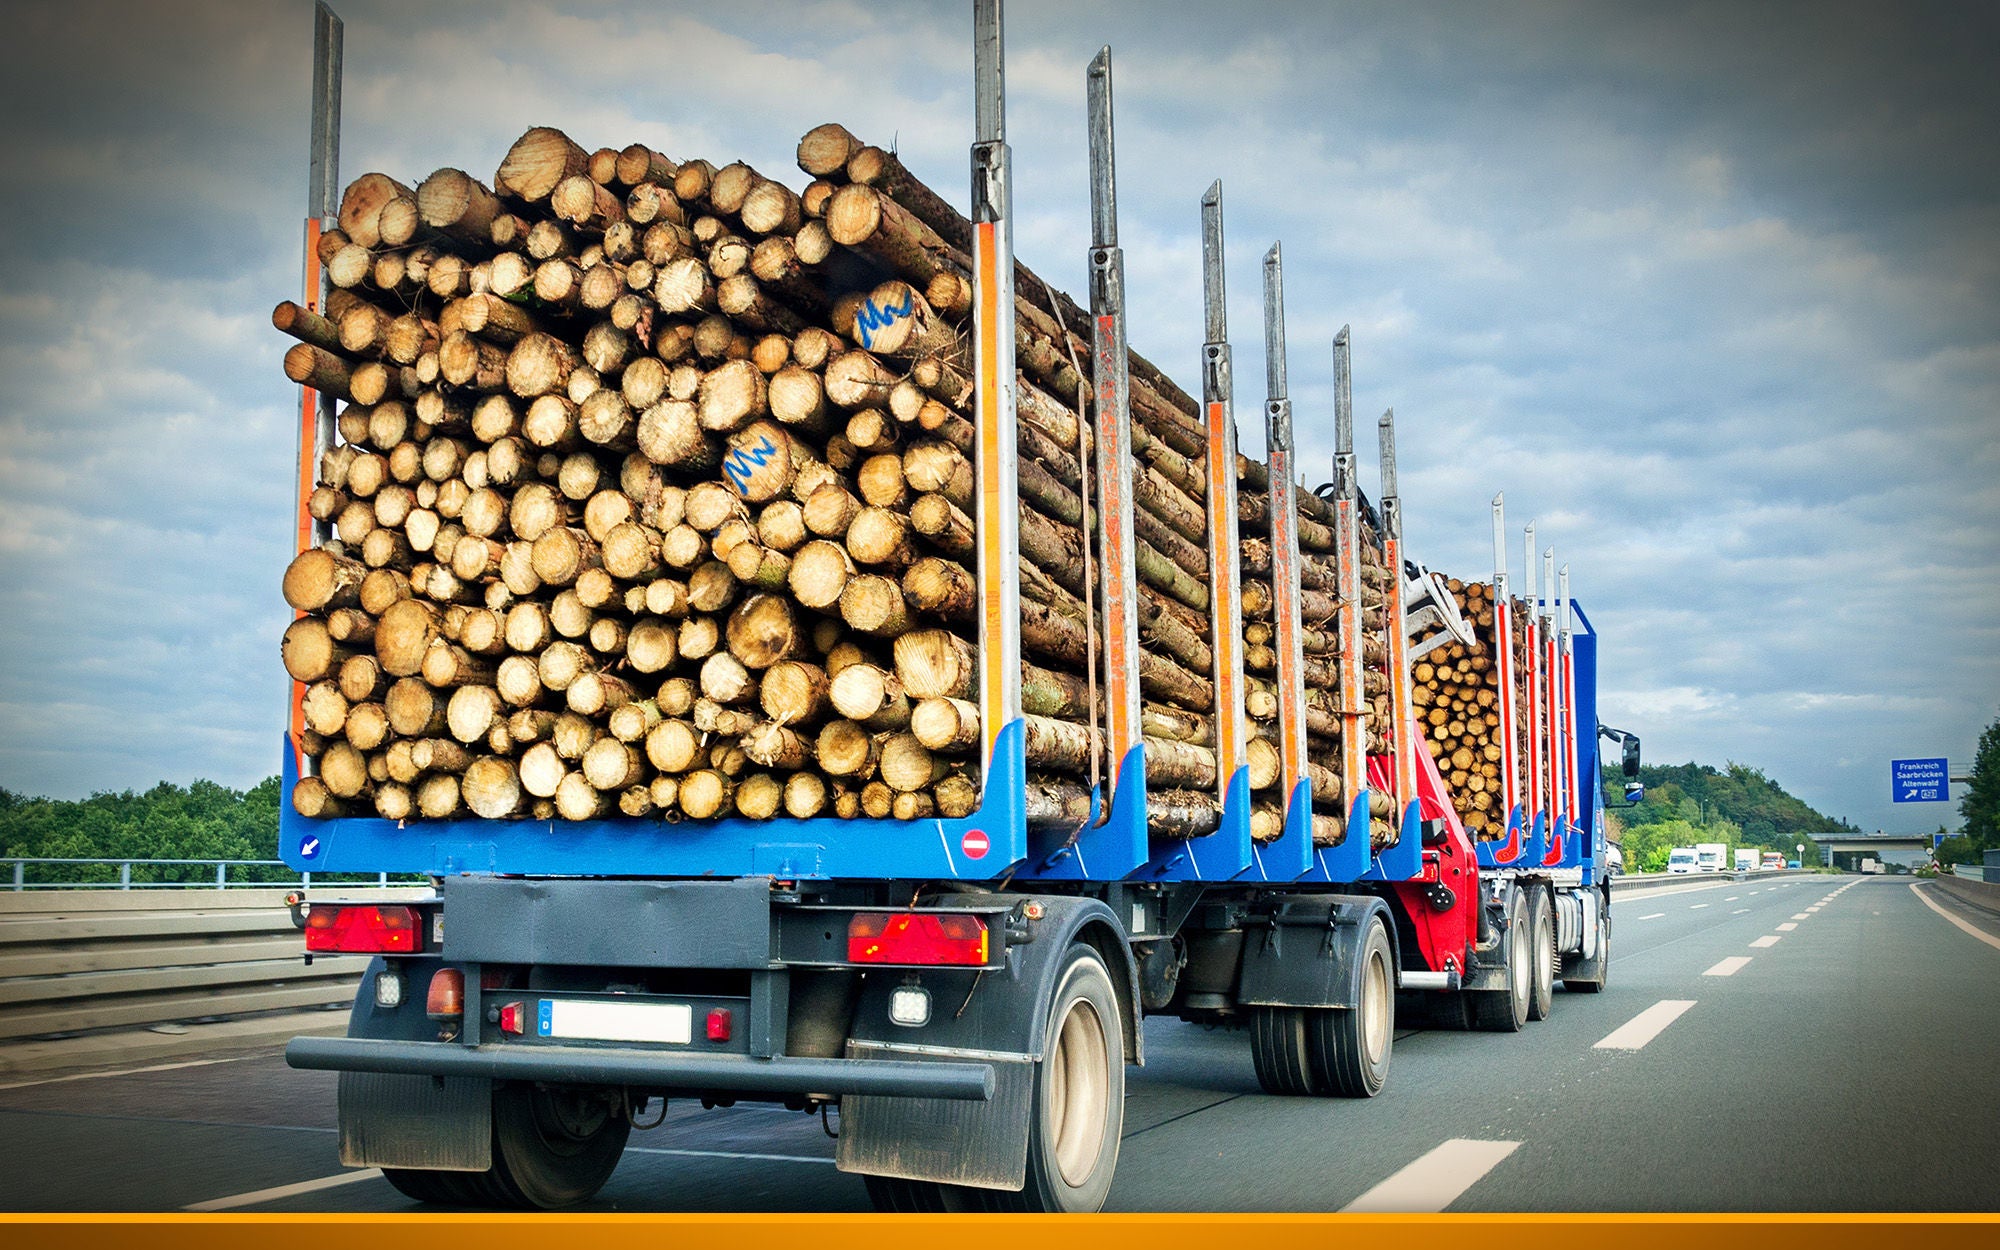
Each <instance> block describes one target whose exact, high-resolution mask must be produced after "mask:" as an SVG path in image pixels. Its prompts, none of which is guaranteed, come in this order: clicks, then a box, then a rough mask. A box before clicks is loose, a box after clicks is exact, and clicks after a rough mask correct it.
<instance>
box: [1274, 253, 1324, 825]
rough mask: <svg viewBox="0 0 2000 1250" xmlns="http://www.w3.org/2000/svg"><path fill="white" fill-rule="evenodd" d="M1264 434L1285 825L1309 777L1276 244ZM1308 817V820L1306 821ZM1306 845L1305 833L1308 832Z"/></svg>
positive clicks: (1305, 793) (1306, 799)
mask: <svg viewBox="0 0 2000 1250" xmlns="http://www.w3.org/2000/svg"><path fill="white" fill-rule="evenodd" d="M1264 374H1265V381H1266V383H1267V391H1268V394H1269V396H1270V398H1269V399H1268V400H1267V401H1266V402H1265V405H1264V438H1265V443H1266V446H1267V448H1268V451H1269V456H1270V462H1271V497H1270V508H1271V619H1272V621H1273V623H1274V624H1275V626H1276V629H1275V633H1276V637H1275V639H1274V640H1273V641H1274V642H1275V643H1276V650H1277V673H1276V677H1277V686H1278V755H1279V761H1280V768H1281V774H1282V777H1283V785H1284V790H1283V794H1284V801H1285V804H1286V808H1285V813H1286V814H1285V824H1286V827H1287V829H1289V828H1290V827H1291V826H1292V824H1293V823H1294V822H1293V818H1292V809H1293V808H1294V807H1295V806H1297V805H1298V804H1301V803H1303V804H1305V805H1306V808H1307V811H1308V812H1309V811H1310V808H1311V804H1312V797H1311V792H1310V789H1309V788H1308V789H1301V788H1300V786H1301V783H1302V782H1304V781H1305V778H1306V698H1305V695H1306V686H1305V643H1304V639H1303V637H1302V636H1301V634H1300V629H1301V622H1300V619H1299V612H1300V609H1299V505H1298V500H1297V498H1296V497H1295V494H1294V492H1296V491H1297V489H1298V485H1297V481H1296V478H1297V476H1298V466H1297V464H1296V453H1295V451H1294V450H1293V447H1292V401H1291V399H1290V398H1289V397H1288V396H1287V394H1286V387H1285V259H1284V255H1283V253H1282V251H1281V250H1280V245H1278V244H1276V243H1273V244H1272V245H1271V250H1270V251H1269V252H1267V253H1265V255H1264ZM1308 823H1310V822H1309V821H1308ZM1308 845H1310V839H1308Z"/></svg>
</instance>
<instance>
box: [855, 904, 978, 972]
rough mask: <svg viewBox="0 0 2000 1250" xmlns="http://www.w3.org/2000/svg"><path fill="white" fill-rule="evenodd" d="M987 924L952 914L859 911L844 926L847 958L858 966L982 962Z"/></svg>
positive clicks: (967, 964) (976, 919)
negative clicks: (845, 927) (845, 929)
mask: <svg viewBox="0 0 2000 1250" xmlns="http://www.w3.org/2000/svg"><path fill="white" fill-rule="evenodd" d="M986 949H987V931H986V922H985V921H984V920H981V919H980V918H979V917H977V916H967V915H962V914H955V913H951V912H930V911H918V912H867V911H865V912H860V913H858V914H857V915H856V916H855V917H854V919H852V920H850V921H848V922H847V957H848V958H849V959H850V960H852V961H854V962H855V963H858V964H956V965H961V966H966V967H974V968H976V967H980V966H981V965H983V964H985V963H986Z"/></svg>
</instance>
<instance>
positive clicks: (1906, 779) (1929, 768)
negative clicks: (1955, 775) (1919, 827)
mask: <svg viewBox="0 0 2000 1250" xmlns="http://www.w3.org/2000/svg"><path fill="white" fill-rule="evenodd" d="M1950 771H1951V770H1950V768H1949V766H1947V765H1946V763H1945V761H1943V760H1890V761H1889V798H1890V800H1891V801H1893V802H1897V803H1943V802H1947V801H1949V800H1950V798H1951V779H1950Z"/></svg>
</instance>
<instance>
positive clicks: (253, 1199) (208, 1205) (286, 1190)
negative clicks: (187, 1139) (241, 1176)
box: [181, 1168, 382, 1211]
mask: <svg viewBox="0 0 2000 1250" xmlns="http://www.w3.org/2000/svg"><path fill="white" fill-rule="evenodd" d="M381 1175H382V1169H381V1168H362V1169H361V1170H360V1171H358V1172H342V1173H340V1174H339V1175H337V1176H322V1177H320V1178H319V1179H317V1180H310V1181H300V1182H299V1183H298V1184H296V1185H274V1186H272V1187H271V1188H269V1189H253V1190H251V1191H250V1192H249V1193H247V1194H231V1195H230V1196H229V1197H227V1198H211V1199H209V1200H208V1201H207V1202H191V1203H189V1204H188V1205H187V1206H184V1207H182V1208H181V1210H183V1211H228V1210H232V1209H234V1208H236V1207H254V1206H257V1205H258V1204H260V1203H265V1202H276V1201H277V1200H278V1199H280V1198H291V1197H295V1196H297V1195H299V1194H310V1193H316V1192H318V1191H319V1190H322V1189H334V1188H337V1187H339V1186H341V1185H352V1184H353V1183H354V1182H356V1181H372V1180H374V1179H376V1178H377V1177H379V1176H381Z"/></svg>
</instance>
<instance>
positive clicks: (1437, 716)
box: [1410, 578, 1507, 839]
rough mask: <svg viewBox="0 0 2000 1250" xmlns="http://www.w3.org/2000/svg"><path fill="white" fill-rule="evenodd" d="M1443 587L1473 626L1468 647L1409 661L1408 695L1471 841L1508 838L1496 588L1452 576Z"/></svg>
mask: <svg viewBox="0 0 2000 1250" xmlns="http://www.w3.org/2000/svg"><path fill="white" fill-rule="evenodd" d="M1445 587H1446V589H1448V590H1449V591H1450V592H1451V594H1452V597H1453V598H1454V599H1456V600H1457V601H1458V609H1459V612H1460V614H1461V615H1463V616H1464V618H1465V620H1466V623H1467V624H1468V625H1470V626H1472V634H1473V642H1472V643H1471V644H1470V645H1467V644H1463V643H1458V642H1450V643H1446V644H1445V645H1444V646H1441V647H1438V648H1436V649H1434V650H1432V651H1430V652H1428V653H1426V654H1425V655H1424V656H1423V657H1422V658H1420V659H1419V660H1418V661H1417V662H1416V663H1415V664H1413V665H1411V668H1410V676H1411V686H1410V698H1411V703H1412V704H1413V705H1414V706H1415V711H1416V717H1417V721H1418V723H1419V724H1420V725H1421V726H1422V727H1423V730H1424V734H1425V737H1426V739H1427V741H1428V742H1429V744H1430V749H1431V757H1432V758H1433V759H1435V760H1436V761H1437V766H1438V772H1439V773H1440V774H1441V775H1442V776H1443V778H1444V781H1445V784H1446V785H1447V786H1448V787H1450V789H1451V792H1452V794H1453V795H1454V796H1455V797H1456V800H1457V801H1456V802H1455V803H1454V804H1453V806H1455V807H1456V808H1457V809H1458V812H1459V814H1460V816H1461V817H1462V818H1463V819H1464V821H1465V827H1466V830H1467V832H1469V833H1471V834H1472V836H1473V837H1474V838H1478V839H1490V838H1499V837H1503V836H1504V835H1505V834H1506V831H1507V811H1506V804H1505V802H1504V799H1503V785H1502V782H1501V776H1500V773H1501V756H1502V753H1501V745H1500V711H1499V680H1500V671H1499V666H1498V665H1496V664H1495V663H1494V662H1493V656H1492V644H1491V639H1492V637H1493V587H1492V586H1491V585H1489V584H1487V583H1485V582H1461V581H1459V580H1458V579H1456V578H1448V579H1446V581H1445Z"/></svg>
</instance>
